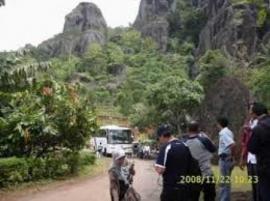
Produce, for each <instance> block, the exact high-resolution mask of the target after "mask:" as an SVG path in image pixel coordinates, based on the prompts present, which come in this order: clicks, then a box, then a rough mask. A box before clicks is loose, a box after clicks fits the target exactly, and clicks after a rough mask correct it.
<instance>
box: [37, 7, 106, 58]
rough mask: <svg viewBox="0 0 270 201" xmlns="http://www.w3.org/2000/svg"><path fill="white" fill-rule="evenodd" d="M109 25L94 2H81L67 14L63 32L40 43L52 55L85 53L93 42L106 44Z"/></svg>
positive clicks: (40, 48) (45, 52)
mask: <svg viewBox="0 0 270 201" xmlns="http://www.w3.org/2000/svg"><path fill="white" fill-rule="evenodd" d="M106 36H107V25H106V21H105V19H104V18H103V15H102V13H101V11H100V9H99V8H98V7H97V6H96V5H95V4H93V3H86V2H83V3H80V4H79V5H78V6H77V7H76V8H75V9H73V10H72V12H71V13H69V14H68V15H67V16H66V21H65V25H64V30H63V33H61V34H58V35H56V36H55V37H54V38H51V39H49V40H47V41H45V42H43V43H42V44H40V45H39V47H38V48H39V50H41V51H42V52H43V53H44V54H45V55H48V56H50V57H54V56H60V55H69V54H76V55H82V54H84V53H85V52H86V51H87V49H88V48H89V46H90V45H91V44H93V43H99V44H105V42H106Z"/></svg>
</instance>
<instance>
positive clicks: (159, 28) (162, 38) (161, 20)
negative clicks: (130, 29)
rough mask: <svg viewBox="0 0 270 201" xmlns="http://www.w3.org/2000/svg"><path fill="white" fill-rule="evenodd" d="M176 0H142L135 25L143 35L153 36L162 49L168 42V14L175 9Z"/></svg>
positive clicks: (165, 47) (163, 49) (164, 48)
mask: <svg viewBox="0 0 270 201" xmlns="http://www.w3.org/2000/svg"><path fill="white" fill-rule="evenodd" d="M175 4H176V2H175V0H142V1H141V4H140V9H139V13H138V16H137V19H136V21H135V23H134V27H135V28H136V29H137V30H138V31H140V32H141V33H142V35H143V36H148V37H152V38H153V39H154V40H155V41H156V42H157V44H158V45H159V48H160V49H161V50H162V51H166V49H167V43H168V29H169V23H168V21H167V16H168V14H169V13H170V12H172V11H173V10H174V9H175Z"/></svg>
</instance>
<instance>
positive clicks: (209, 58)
mask: <svg viewBox="0 0 270 201" xmlns="http://www.w3.org/2000/svg"><path fill="white" fill-rule="evenodd" d="M198 64H199V67H200V74H199V76H198V77H197V79H198V81H199V82H200V83H201V84H202V86H203V87H204V89H206V90H208V89H209V88H210V87H211V85H213V83H215V82H216V81H218V80H219V79H220V78H222V77H224V76H225V75H226V74H227V71H228V69H229V67H230V62H229V61H228V59H227V58H226V57H225V56H223V54H222V53H221V51H220V50H209V51H207V52H206V53H205V55H203V56H202V57H201V59H200V60H199V62H198Z"/></svg>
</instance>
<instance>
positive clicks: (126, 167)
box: [109, 149, 141, 201]
mask: <svg viewBox="0 0 270 201" xmlns="http://www.w3.org/2000/svg"><path fill="white" fill-rule="evenodd" d="M112 157H113V163H112V166H111V168H110V169H109V180H110V195H111V201H140V200H141V198H140V195H139V194H138V193H137V192H136V191H135V189H134V188H132V187H131V184H132V182H133V176H134V175H135V170H134V164H130V163H129V162H128V161H127V159H126V154H125V151H124V150H123V149H118V150H115V151H114V152H113V155H112Z"/></svg>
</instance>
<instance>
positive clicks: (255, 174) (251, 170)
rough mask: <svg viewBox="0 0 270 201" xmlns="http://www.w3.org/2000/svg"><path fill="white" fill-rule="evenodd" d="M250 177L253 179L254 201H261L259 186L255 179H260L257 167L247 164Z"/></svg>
mask: <svg viewBox="0 0 270 201" xmlns="http://www.w3.org/2000/svg"><path fill="white" fill-rule="evenodd" d="M247 170H248V176H250V177H251V178H252V197H253V201H261V199H260V193H259V184H258V183H256V181H255V180H256V179H255V177H258V171H257V165H256V164H252V163H248V164H247Z"/></svg>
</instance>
